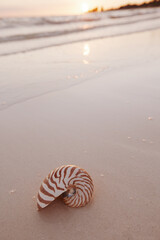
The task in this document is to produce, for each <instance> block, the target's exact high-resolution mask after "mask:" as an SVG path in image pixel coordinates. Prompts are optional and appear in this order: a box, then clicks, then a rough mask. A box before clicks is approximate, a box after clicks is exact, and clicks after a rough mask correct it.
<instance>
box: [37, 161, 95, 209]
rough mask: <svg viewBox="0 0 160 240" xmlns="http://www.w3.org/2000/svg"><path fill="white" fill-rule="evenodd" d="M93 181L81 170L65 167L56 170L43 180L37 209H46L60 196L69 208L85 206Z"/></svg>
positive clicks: (89, 196)
mask: <svg viewBox="0 0 160 240" xmlns="http://www.w3.org/2000/svg"><path fill="white" fill-rule="evenodd" d="M92 193H93V181H92V179H91V177H90V176H89V174H88V173H87V172H86V171H85V170H84V169H82V168H80V167H77V166H74V165H65V166H62V167H59V168H56V169H55V170H54V171H52V172H50V174H49V175H48V176H47V177H46V178H45V179H44V181H43V182H42V184H41V186H40V190H39V192H38V197H37V206H38V209H39V210H40V209H42V208H45V207H47V206H48V205H49V204H50V203H51V202H53V201H54V200H55V199H56V198H57V197H59V196H60V195H62V197H63V200H64V203H65V204H67V205H68V206H70V207H82V206H85V205H86V204H87V203H88V202H89V201H90V200H91V197H92Z"/></svg>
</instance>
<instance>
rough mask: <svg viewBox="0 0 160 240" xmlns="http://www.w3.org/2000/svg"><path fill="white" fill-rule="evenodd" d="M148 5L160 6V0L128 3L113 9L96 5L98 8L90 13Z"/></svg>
mask: <svg viewBox="0 0 160 240" xmlns="http://www.w3.org/2000/svg"><path fill="white" fill-rule="evenodd" d="M146 7H160V0H152V1H150V2H147V3H146V2H144V3H142V4H127V5H124V6H121V7H119V8H112V9H108V10H105V9H104V8H103V7H101V8H99V7H96V8H93V9H91V10H89V11H88V13H91V12H104V11H112V10H121V9H133V8H146Z"/></svg>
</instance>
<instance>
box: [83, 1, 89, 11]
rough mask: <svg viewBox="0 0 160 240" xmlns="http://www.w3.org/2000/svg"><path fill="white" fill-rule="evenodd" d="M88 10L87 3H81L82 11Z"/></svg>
mask: <svg viewBox="0 0 160 240" xmlns="http://www.w3.org/2000/svg"><path fill="white" fill-rule="evenodd" d="M88 10H89V7H88V4H87V3H83V4H82V12H83V13H85V12H88Z"/></svg>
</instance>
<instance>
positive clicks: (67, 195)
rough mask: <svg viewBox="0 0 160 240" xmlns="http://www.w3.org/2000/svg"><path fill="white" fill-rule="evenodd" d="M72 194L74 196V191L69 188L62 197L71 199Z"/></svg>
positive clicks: (72, 188)
mask: <svg viewBox="0 0 160 240" xmlns="http://www.w3.org/2000/svg"><path fill="white" fill-rule="evenodd" d="M74 194H76V189H75V188H74V187H70V188H68V190H67V191H66V192H64V193H63V197H72V196H73V195H74Z"/></svg>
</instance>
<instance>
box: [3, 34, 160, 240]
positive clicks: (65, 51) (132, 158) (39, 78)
mask: <svg viewBox="0 0 160 240" xmlns="http://www.w3.org/2000/svg"><path fill="white" fill-rule="evenodd" d="M159 38H160V30H153V31H146V32H141V33H135V34H130V35H124V36H119V37H113V38H112V37H111V38H106V39H100V40H94V41H86V42H80V43H74V44H68V45H65V46H61V47H52V48H46V49H41V50H38V51H33V52H28V53H20V54H17V55H11V56H6V57H1V58H0V75H1V79H2V78H3V81H4V85H3V87H2V88H1V95H0V96H1V98H0V103H1V110H0V129H1V130H0V158H1V160H0V181H1V185H0V192H1V195H0V203H1V205H0V213H1V214H0V234H1V239H3V240H10V239H12V240H28V239H29V240H32V239H34V240H35V239H39V240H44V239H45V240H51V239H56V240H60V239H65V240H69V239H77V240H81V239H85V240H91V239H92V240H96V239H99V240H106V239H107V240H159V239H160V187H159V186H160V107H159V106H160V42H159ZM52 79H55V84H54V86H53V85H52V83H51V80H52ZM22 80H23V81H22ZM60 80H61V81H60ZM28 81H29V84H28ZM37 82H39V85H37ZM46 85H47V86H49V88H48V87H47V88H46V89H45V86H46ZM31 88H32V89H33V90H32V91H31ZM66 164H74V165H78V166H80V167H82V168H84V169H86V170H87V171H88V172H89V173H90V175H91V176H92V178H93V181H94V185H95V191H94V196H93V199H92V201H91V203H90V204H88V205H87V206H86V207H84V208H79V209H73V208H69V207H67V206H66V205H64V204H63V201H61V199H58V200H56V201H55V202H53V204H51V205H50V206H48V207H47V208H46V209H44V210H42V211H40V212H37V207H36V196H37V192H38V190H39V187H40V184H41V181H42V180H43V179H44V178H45V176H46V175H47V174H48V173H49V172H50V171H51V170H53V169H54V168H56V167H59V166H61V165H66Z"/></svg>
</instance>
